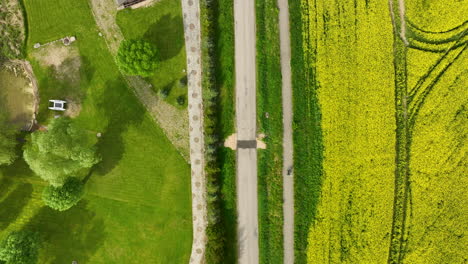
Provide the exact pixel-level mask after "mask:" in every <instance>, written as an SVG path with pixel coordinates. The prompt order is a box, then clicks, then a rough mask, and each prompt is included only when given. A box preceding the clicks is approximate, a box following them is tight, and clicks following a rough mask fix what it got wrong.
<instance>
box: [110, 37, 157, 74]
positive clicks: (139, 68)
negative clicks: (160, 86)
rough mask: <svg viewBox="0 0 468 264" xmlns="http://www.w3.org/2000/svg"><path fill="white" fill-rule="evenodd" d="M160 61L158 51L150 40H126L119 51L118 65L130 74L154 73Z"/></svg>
mask: <svg viewBox="0 0 468 264" xmlns="http://www.w3.org/2000/svg"><path fill="white" fill-rule="evenodd" d="M157 62H158V52H157V50H156V48H155V47H154V46H153V45H152V44H151V43H149V42H145V41H143V40H124V41H123V42H122V43H121V44H120V47H119V51H118V53H117V65H118V66H119V68H120V69H121V70H122V71H123V72H125V73H126V74H129V75H140V76H143V77H148V76H151V75H153V73H154V70H155V69H156V66H157Z"/></svg>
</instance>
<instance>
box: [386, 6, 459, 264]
mask: <svg viewBox="0 0 468 264" xmlns="http://www.w3.org/2000/svg"><path fill="white" fill-rule="evenodd" d="M396 1H398V2H399V4H400V6H399V7H397V5H396V3H395V2H396ZM401 4H402V5H403V8H402V6H401ZM389 6H390V14H391V17H392V22H393V26H394V69H395V96H396V97H395V107H396V114H395V116H396V125H397V129H396V159H395V162H396V170H395V191H394V206H393V223H392V232H391V239H390V248H389V254H388V263H402V261H403V259H404V256H405V252H406V251H407V248H406V247H407V242H408V235H409V229H410V228H411V227H410V226H409V225H408V223H409V221H410V219H409V218H408V213H409V214H410V217H411V214H412V212H411V207H412V201H411V185H410V175H411V173H410V169H409V164H410V147H411V138H412V129H413V127H414V123H415V119H416V117H417V114H418V112H419V110H420V109H421V107H422V106H423V105H424V102H425V99H426V98H427V96H428V95H429V94H430V93H431V91H432V90H433V89H434V86H435V85H436V84H437V82H438V80H439V79H440V77H441V76H442V75H443V74H444V73H445V72H446V70H447V69H448V68H449V67H450V66H451V65H452V64H453V62H455V61H456V60H457V59H458V58H459V57H460V56H461V55H462V53H463V52H464V51H465V49H466V48H467V46H468V44H467V43H466V42H467V40H466V38H465V37H466V31H467V30H466V29H464V27H465V26H466V22H465V23H463V24H462V25H460V26H457V27H455V28H453V29H451V30H448V31H446V32H441V33H436V32H427V31H422V30H420V29H418V28H417V27H416V26H415V25H414V24H412V23H409V27H410V30H409V31H408V32H409V33H407V34H408V35H411V37H410V38H409V43H407V42H406V40H407V38H406V35H404V34H402V32H405V30H404V29H402V27H406V26H405V23H403V22H404V21H399V19H404V18H405V14H404V2H403V1H401V0H389ZM397 13H399V14H400V15H399V16H397V15H396V14H397ZM415 32H417V34H419V36H417V38H414V36H415V35H416V34H415ZM429 34H430V35H431V36H429ZM430 38H433V39H434V38H435V39H437V40H436V41H430ZM415 40H416V41H420V42H421V43H423V44H424V45H426V44H430V45H433V46H434V45H438V46H439V47H436V48H434V47H432V46H431V48H429V49H422V48H421V47H419V46H417V45H416V46H415V45H414V43H415ZM442 45H445V46H442ZM446 45H450V46H448V47H447V46H446ZM463 45H464V46H463ZM440 46H442V47H440ZM461 46H463V47H461ZM408 48H414V49H420V50H421V49H422V50H425V51H429V52H445V53H444V54H443V55H442V56H441V57H440V58H439V60H438V61H437V62H436V63H435V64H434V65H432V66H431V67H430V68H429V69H428V72H427V73H426V74H424V75H423V76H422V77H421V78H420V79H419V80H418V82H417V83H416V85H415V87H414V88H412V89H411V91H408V87H407V79H406V78H407V68H406V67H407V66H406V62H407V57H406V54H407V51H408ZM439 49H440V50H439Z"/></svg>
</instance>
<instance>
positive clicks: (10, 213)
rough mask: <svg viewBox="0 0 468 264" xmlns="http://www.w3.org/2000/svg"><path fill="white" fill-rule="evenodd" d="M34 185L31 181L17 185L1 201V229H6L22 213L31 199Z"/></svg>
mask: <svg viewBox="0 0 468 264" xmlns="http://www.w3.org/2000/svg"><path fill="white" fill-rule="evenodd" d="M32 192H33V187H32V185H31V184H29V183H24V184H20V185H17V186H16V188H15V189H14V190H13V191H12V192H11V193H10V194H9V195H8V196H7V197H6V198H5V199H4V200H3V201H2V202H1V203H0V230H3V229H5V228H6V227H8V226H9V225H10V223H12V222H14V221H15V220H16V218H18V216H19V215H20V213H21V211H22V210H23V208H24V207H25V206H26V204H27V203H28V201H29V200H30V199H31V195H32Z"/></svg>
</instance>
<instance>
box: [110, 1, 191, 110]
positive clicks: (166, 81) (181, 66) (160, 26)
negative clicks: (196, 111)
mask: <svg viewBox="0 0 468 264" xmlns="http://www.w3.org/2000/svg"><path fill="white" fill-rule="evenodd" d="M117 24H118V25H119V27H120V29H121V30H122V33H123V35H124V37H125V38H126V39H144V40H146V41H148V42H150V43H152V44H153V45H154V46H155V47H156V48H157V49H158V52H159V58H160V60H161V61H160V62H159V64H158V67H157V70H156V72H155V74H154V75H153V76H152V77H149V78H147V79H148V81H149V82H150V83H151V84H152V86H153V89H154V90H155V91H160V90H167V91H168V92H169V95H168V96H167V98H166V100H167V101H168V102H169V103H171V104H173V105H175V106H179V107H186V106H187V81H186V78H187V74H186V73H185V68H186V57H185V42H184V26H183V21H182V11H181V4H180V1H160V2H158V3H156V4H155V5H153V6H151V7H149V8H141V9H125V10H123V11H119V12H118V13H117ZM178 97H182V98H183V100H184V102H185V103H184V104H182V105H179V104H178V103H177V98H178Z"/></svg>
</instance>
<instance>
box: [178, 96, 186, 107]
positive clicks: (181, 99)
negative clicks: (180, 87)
mask: <svg viewBox="0 0 468 264" xmlns="http://www.w3.org/2000/svg"><path fill="white" fill-rule="evenodd" d="M177 104H179V105H184V104H185V96H184V95H181V96H179V97H177Z"/></svg>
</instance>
